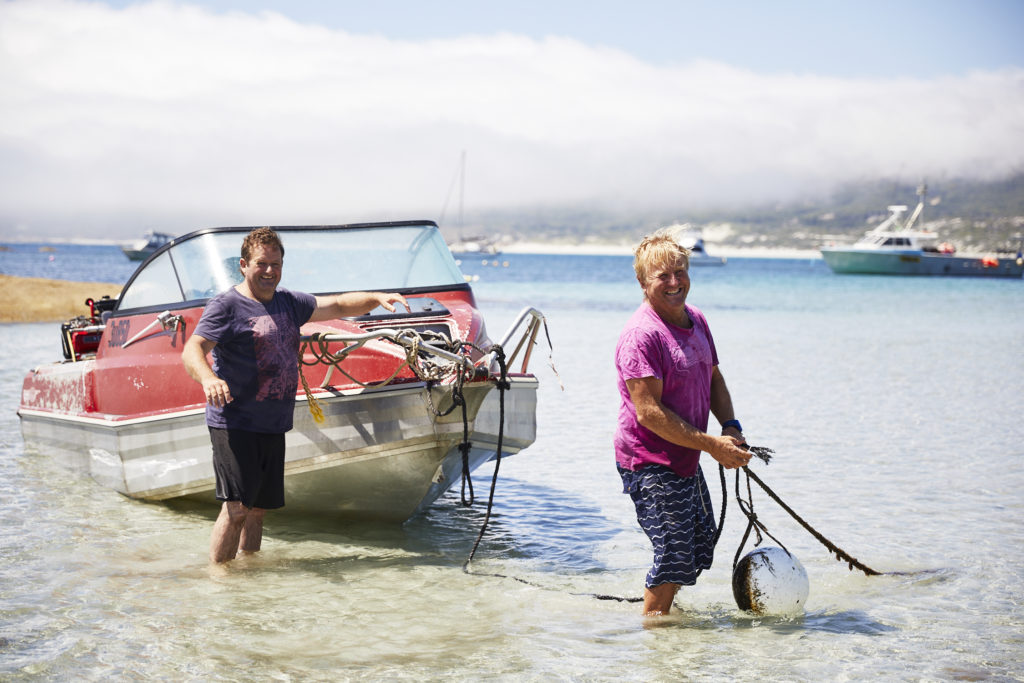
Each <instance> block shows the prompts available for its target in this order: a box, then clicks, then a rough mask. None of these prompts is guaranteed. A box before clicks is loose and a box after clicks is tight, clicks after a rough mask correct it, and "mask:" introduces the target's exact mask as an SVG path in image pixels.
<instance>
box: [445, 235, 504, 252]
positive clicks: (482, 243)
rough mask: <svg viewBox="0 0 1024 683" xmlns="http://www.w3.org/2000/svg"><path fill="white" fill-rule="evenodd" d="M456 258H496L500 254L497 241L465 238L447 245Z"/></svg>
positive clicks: (493, 239) (487, 238)
mask: <svg viewBox="0 0 1024 683" xmlns="http://www.w3.org/2000/svg"><path fill="white" fill-rule="evenodd" d="M448 249H450V250H451V252H452V253H453V254H455V255H456V256H497V255H498V254H500V253H501V248H500V247H499V246H498V240H497V239H496V238H494V237H485V236H480V237H466V238H463V239H460V240H457V241H455V242H451V243H449V244H448Z"/></svg>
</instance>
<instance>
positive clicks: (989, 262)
mask: <svg viewBox="0 0 1024 683" xmlns="http://www.w3.org/2000/svg"><path fill="white" fill-rule="evenodd" d="M821 255H822V257H823V258H824V259H825V263H826V264H828V267H829V268H831V269H832V271H833V272H835V273H842V274H847V273H849V274H865V275H929V276H953V277H1003V278H1019V277H1021V276H1022V275H1024V264H1022V263H1019V262H1018V260H1017V259H1015V258H1000V259H988V258H982V257H980V256H977V257H969V256H952V255H946V254H929V253H925V252H921V251H886V252H880V251H876V250H868V249H863V250H861V249H843V248H838V247H823V248H822V249H821Z"/></svg>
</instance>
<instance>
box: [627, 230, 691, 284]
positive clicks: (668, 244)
mask: <svg viewBox="0 0 1024 683" xmlns="http://www.w3.org/2000/svg"><path fill="white" fill-rule="evenodd" d="M684 230H685V226H678V225H673V226H669V227H667V228H661V229H660V230H657V231H656V232H654V233H653V234H650V235H647V236H646V237H644V238H643V240H641V241H640V244H639V245H638V246H637V248H636V249H634V250H633V270H634V271H635V272H636V279H637V280H639V281H640V284H644V282H645V281H646V280H647V274H648V273H649V272H651V270H652V269H654V268H665V269H667V268H672V267H674V266H675V265H676V263H678V262H679V259H682V260H683V263H684V264H685V266H686V269H687V270H689V269H690V250H689V249H687V248H686V247H684V246H683V245H681V244H679V239H678V236H679V233H681V232H684Z"/></svg>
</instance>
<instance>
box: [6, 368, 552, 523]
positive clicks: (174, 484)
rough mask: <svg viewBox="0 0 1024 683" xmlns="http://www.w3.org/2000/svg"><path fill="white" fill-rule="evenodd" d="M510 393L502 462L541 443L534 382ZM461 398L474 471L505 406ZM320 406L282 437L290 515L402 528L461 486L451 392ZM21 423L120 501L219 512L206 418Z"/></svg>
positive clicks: (487, 396)
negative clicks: (189, 502) (197, 505)
mask: <svg viewBox="0 0 1024 683" xmlns="http://www.w3.org/2000/svg"><path fill="white" fill-rule="evenodd" d="M510 383H511V388H510V389H509V390H508V391H506V392H505V396H504V401H505V410H504V415H505V421H506V423H505V425H504V430H503V434H502V455H503V457H504V456H508V455H512V454H514V453H517V452H519V451H520V450H521V449H523V448H526V447H527V446H529V445H530V444H531V443H533V441H534V439H535V438H536V421H535V411H536V390H537V381H536V379H535V378H533V377H532V376H522V377H513V378H510ZM428 391H430V395H429V396H428ZM464 393H465V396H466V403H467V417H468V426H469V439H470V442H471V444H472V448H471V450H470V453H469V456H468V463H467V464H468V468H467V469H468V471H470V472H471V471H472V470H473V469H474V468H476V467H478V466H479V465H481V464H483V463H485V462H487V461H488V460H491V459H492V458H494V457H495V455H496V453H497V441H498V431H499V414H500V413H501V410H500V406H499V400H500V397H499V392H498V391H497V390H496V389H495V388H494V384H493V383H491V382H480V383H474V384H467V385H466V386H465V387H464ZM318 400H319V403H320V406H321V408H322V410H323V413H324V418H325V420H324V423H323V424H317V423H316V422H315V421H314V420H313V418H312V416H311V414H310V412H309V410H308V405H307V401H306V400H305V399H301V400H298V401H297V403H296V408H295V426H294V428H293V430H292V431H291V432H289V433H288V434H287V435H286V456H285V499H286V501H287V507H288V509H289V511H296V512H303V513H313V514H323V515H328V516H333V517H340V518H357V519H378V520H389V521H403V520H405V519H408V518H409V517H411V516H412V515H414V514H416V513H417V512H421V511H422V510H424V509H425V508H427V507H428V506H430V505H431V504H432V503H433V502H434V501H435V500H437V498H439V497H440V496H441V495H442V494H444V492H445V491H447V490H448V489H449V488H450V487H451V486H452V484H454V483H455V482H458V481H460V480H461V476H462V472H463V461H462V453H461V451H460V450H459V444H460V443H461V442H462V440H463V421H462V414H461V410H460V409H459V408H456V409H455V410H454V411H452V412H451V413H450V414H449V415H447V416H444V417H438V416H437V415H435V414H434V410H433V408H436V409H438V410H440V411H441V412H443V411H444V410H445V409H446V407H448V406H451V389H450V387H449V388H447V389H439V388H434V389H433V390H428V389H427V387H426V386H425V385H424V384H422V383H415V384H406V385H399V386H390V387H387V388H385V389H379V390H363V391H353V392H345V393H341V392H330V393H328V392H319V395H318ZM432 406H433V408H432ZM19 414H20V417H21V425H22V434H23V437H24V440H25V443H26V447H27V448H28V449H29V450H32V451H38V452H42V453H46V454H48V455H52V456H55V457H57V458H58V459H60V460H61V461H62V462H64V463H65V464H66V465H68V466H70V467H72V468H74V469H77V470H80V471H85V472H87V473H88V474H89V475H90V476H91V477H92V478H93V479H95V480H96V481H97V482H99V483H100V484H103V485H104V486H108V487H110V488H113V489H115V490H117V491H119V492H121V493H123V494H125V495H126V496H129V497H132V498H139V499H143V500H153V501H159V500H169V499H174V498H190V499H196V500H200V501H206V502H209V503H211V504H215V503H216V500H215V497H214V487H215V483H214V474H213V466H212V456H211V447H210V438H209V433H208V430H207V427H206V424H205V414H204V410H203V409H202V408H193V409H191V410H187V411H182V412H178V413H174V414H172V415H158V416H151V417H145V418H136V419H124V420H117V419H104V418H97V417H87V418H84V417H79V416H72V415H67V414H61V413H59V412H53V411H40V410H30V409H25V408H23V409H22V410H21V411H19Z"/></svg>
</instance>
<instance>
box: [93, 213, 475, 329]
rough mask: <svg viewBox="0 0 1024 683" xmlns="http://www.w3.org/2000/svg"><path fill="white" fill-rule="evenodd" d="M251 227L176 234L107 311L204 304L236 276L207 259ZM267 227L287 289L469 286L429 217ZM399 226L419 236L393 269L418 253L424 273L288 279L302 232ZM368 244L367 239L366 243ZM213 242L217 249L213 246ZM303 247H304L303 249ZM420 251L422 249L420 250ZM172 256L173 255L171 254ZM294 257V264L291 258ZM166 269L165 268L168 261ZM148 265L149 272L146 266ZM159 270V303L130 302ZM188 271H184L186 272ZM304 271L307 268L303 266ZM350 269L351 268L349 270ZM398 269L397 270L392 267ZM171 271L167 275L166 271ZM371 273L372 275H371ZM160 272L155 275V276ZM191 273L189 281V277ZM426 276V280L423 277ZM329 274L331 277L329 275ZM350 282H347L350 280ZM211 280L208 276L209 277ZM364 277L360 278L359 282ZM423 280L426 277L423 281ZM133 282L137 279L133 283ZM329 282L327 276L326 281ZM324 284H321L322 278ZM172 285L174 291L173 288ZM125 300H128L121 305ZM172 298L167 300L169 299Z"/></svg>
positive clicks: (375, 240) (377, 244)
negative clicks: (201, 277)
mask: <svg viewBox="0 0 1024 683" xmlns="http://www.w3.org/2000/svg"><path fill="white" fill-rule="evenodd" d="M254 227H260V226H252V227H216V228H204V229H201V230H196V231H194V232H191V233H188V234H186V235H182V236H180V237H176V238H174V239H173V240H172V241H171V242H169V243H168V244H166V245H164V246H163V247H161V248H160V249H158V250H157V251H155V252H154V253H153V254H151V255H150V256H149V258H147V259H146V260H145V261H144V262H143V263H142V264H140V265H139V267H138V268H137V269H136V270H135V272H134V273H133V274H132V276H131V277H130V278H129V279H128V281H127V283H125V286H124V287H123V288H122V290H121V294H120V296H119V297H118V301H117V305H116V306H115V308H114V311H113V315H122V314H123V315H126V314H129V313H130V314H136V313H144V312H147V311H150V310H161V311H163V310H175V309H181V308H194V307H197V306H205V303H206V302H207V301H209V299H211V298H213V296H216V294H217V293H219V292H220V291H224V290H226V289H227V288H228V287H230V286H231V285H232V284H235V282H230V281H229V280H228V279H227V278H229V277H230V278H235V279H236V281H237V279H239V278H240V274H239V273H233V272H231V270H232V268H231V265H230V264H225V265H222V266H217V265H215V262H214V261H212V260H210V259H213V258H214V257H215V256H220V258H221V261H222V262H224V261H227V262H231V261H234V263H237V258H239V257H240V250H241V244H242V240H243V238H244V237H245V235H246V234H247V233H248V232H250V231H251V230H253V229H254ZM271 227H272V229H273V230H274V231H275V232H277V233H278V234H280V236H281V241H282V243H283V244H284V247H285V260H284V263H285V267H284V277H283V279H282V282H281V286H282V287H284V288H286V289H291V290H293V291H303V292H308V293H310V294H314V295H323V294H334V293H338V292H345V291H363V290H372V289H376V290H381V289H387V290H388V291H395V292H401V293H404V294H417V293H431V292H439V291H469V290H470V286H469V284H468V283H467V282H466V281H465V278H464V277H463V275H462V272H461V271H460V270H459V267H458V265H457V263H456V261H455V258H454V256H452V254H451V252H450V251H449V249H448V246H447V245H446V244H445V241H444V239H443V237H442V236H441V233H440V230H439V229H438V226H437V224H436V223H435V222H434V221H430V220H411V221H391V222H375V223H352V224H346V225H296V226H271ZM401 228H418V229H420V234H419V235H415V234H414V235H412V236H411V238H410V239H409V240H408V242H407V243H405V244H404V248H405V250H406V251H407V252H408V254H407V256H408V259H409V261H408V262H407V263H404V264H399V266H400V267H399V269H398V270H401V266H402V265H404V267H405V268H406V271H405V274H406V278H408V277H409V273H410V272H411V271H412V269H413V268H414V267H415V265H416V261H417V259H418V258H419V257H420V256H421V255H422V256H423V258H426V259H427V261H425V263H426V264H427V265H426V275H424V274H423V273H420V280H419V281H412V282H410V281H409V280H408V279H406V282H405V283H404V284H403V283H395V284H388V283H387V282H379V281H377V282H374V281H373V280H372V276H370V275H367V273H371V272H373V271H368V270H367V269H366V268H364V269H363V270H362V271H360V272H362V275H360V274H359V272H356V273H355V274H350V273H348V272H347V271H337V272H344V273H345V276H346V277H341V276H339V277H338V278H337V279H338V281H339V283H340V282H344V281H346V280H347V281H348V283H349V284H348V286H340V287H338V286H328V287H327V288H326V289H324V288H323V287H313V288H308V287H304V286H303V285H304V284H307V283H308V284H312V282H311V281H309V280H306V281H304V280H303V275H302V273H296V275H295V276H294V277H293V278H292V280H293V281H294V282H295V284H289V278H288V274H289V270H288V267H289V265H290V262H289V257H290V256H291V257H293V258H292V260H291V265H293V266H295V267H296V268H298V267H299V266H300V265H301V264H302V258H303V255H305V258H307V259H308V258H309V257H310V256H309V254H310V252H311V251H312V249H311V247H310V245H309V244H308V243H307V244H303V243H302V242H301V241H299V240H298V239H297V238H298V237H299V236H300V235H306V236H308V237H312V238H315V236H316V234H317V233H327V232H335V233H336V232H349V231H352V232H355V231H376V230H380V231H382V232H383V231H386V230H389V229H390V230H395V229H401ZM225 234H227V235H236V236H237V242H236V246H235V247H234V248H235V250H236V251H235V252H234V254H233V255H231V254H228V255H227V256H225V254H227V251H226V250H224V249H223V245H222V244H215V242H216V243H220V242H222V241H223V237H222V236H223V235H225ZM382 237H383V235H381V236H375V235H372V234H369V233H368V235H367V236H366V237H365V238H363V240H362V242H364V244H362V248H364V249H365V248H368V245H369V246H372V247H373V248H374V249H380V250H382V251H383V250H384V249H385V248H386V246H387V245H386V243H381V241H380V240H381V239H382ZM370 243H372V244H370ZM218 247H219V248H218ZM303 247H304V248H303ZM399 248H400V249H401V248H402V244H401V243H399ZM424 249H425V250H426V251H422V250H424ZM186 254H187V255H189V256H191V257H192V258H190V259H186V258H184V256H185V255H186ZM176 255H177V257H178V258H175V256H176ZM196 255H202V256H203V258H204V259H205V260H206V263H205V264H202V263H199V264H197V262H196V261H197V259H196ZM296 259H298V263H297V262H296ZM347 261H348V263H350V264H351V263H353V262H354V263H359V264H361V265H362V262H360V260H359V257H358V256H351V257H349V258H348V259H347ZM168 263H169V267H170V268H171V271H168V265H167V264H168ZM151 268H152V269H154V270H153V271H150V270H149V269H151ZM161 269H162V277H163V278H165V279H164V280H163V281H161V284H162V285H163V289H164V291H166V292H168V294H167V296H166V299H165V300H161V301H160V302H159V303H143V304H142V305H136V304H134V303H133V302H134V301H135V300H136V299H142V300H145V297H139V296H137V295H135V294H133V292H132V287H133V285H136V284H139V286H144V285H145V284H146V283H145V281H142V280H140V276H143V273H146V272H147V271H148V272H151V273H159V272H160V271H161ZM189 270H191V271H192V273H191V274H190V273H189V272H188V271H189ZM307 270H308V269H307ZM353 270H356V269H353ZM204 272H205V273H206V274H207V275H208V277H207V278H206V280H207V281H208V282H210V285H211V287H210V288H207V289H206V290H202V291H200V290H197V289H196V288H195V287H194V286H193V287H192V288H189V285H190V284H194V281H195V280H196V277H195V273H204ZM385 272H386V271H385ZM396 272H398V271H396ZM171 273H173V274H171ZM376 274H377V273H376V272H373V275H376ZM159 277H160V275H158V278H159ZM172 277H173V279H174V280H175V283H174V286H169V285H168V280H169V279H170V278H172ZM190 277H191V280H190ZM424 277H426V280H424ZM317 278H319V279H317ZM332 278H333V276H332ZM354 278H355V279H356V281H353V279H354ZM313 279H314V280H316V281H318V282H322V279H323V275H322V274H318V275H317V276H316V277H313ZM211 280H212V281H211ZM364 280H365V281H364ZM427 280H429V281H427ZM137 281H138V282H137ZM332 282H333V280H332ZM324 285H325V286H326V283H324ZM175 287H176V291H172V290H174V289H175ZM126 299H128V300H129V301H128V303H127V305H126ZM172 299H173V300H172Z"/></svg>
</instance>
